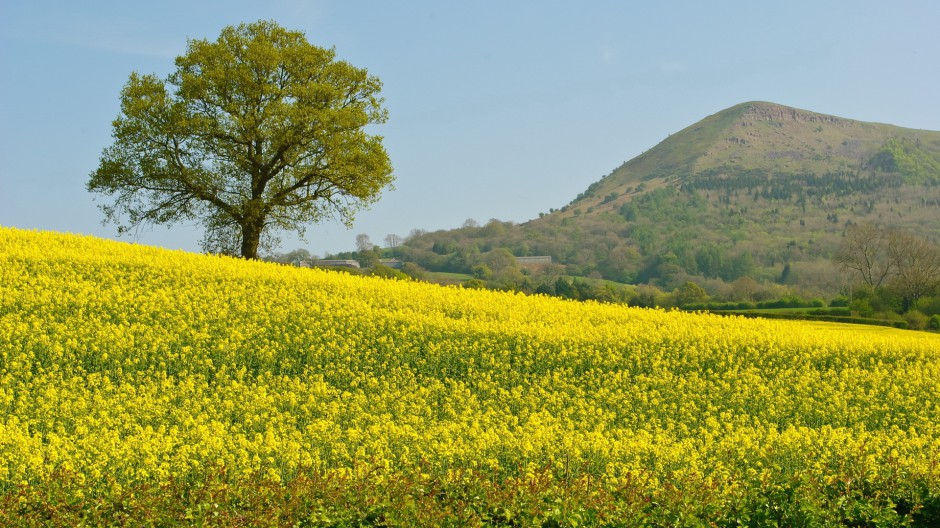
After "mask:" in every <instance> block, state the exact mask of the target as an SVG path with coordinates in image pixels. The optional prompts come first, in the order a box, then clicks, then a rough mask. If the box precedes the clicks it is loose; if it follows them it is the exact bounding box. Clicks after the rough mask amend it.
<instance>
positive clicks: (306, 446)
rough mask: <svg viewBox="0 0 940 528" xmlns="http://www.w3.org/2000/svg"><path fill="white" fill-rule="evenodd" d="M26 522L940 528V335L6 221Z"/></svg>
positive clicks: (4, 424)
mask: <svg viewBox="0 0 940 528" xmlns="http://www.w3.org/2000/svg"><path fill="white" fill-rule="evenodd" d="M0 247H2V248H3V252H2V253H0V524H2V525H5V526H13V525H23V526H50V525H54V526H58V525H63V526H73V525H105V524H107V525H133V526H142V525H160V526H167V525H203V526H269V525H281V526H478V525H494V526H496V525H499V526H533V525H534V526H639V525H649V526H699V525H711V526H738V525H747V526H846V525H850V526H896V525H904V524H910V525H914V526H936V523H937V521H938V520H940V462H938V461H940V425H938V424H940V405H938V402H937V399H936V395H937V394H938V393H940V337H938V336H936V335H932V334H926V333H913V332H905V331H900V330H894V329H875V328H867V327H853V328H852V330H851V331H847V330H846V329H844V328H842V327H838V326H819V325H813V324H806V323H796V322H789V321H769V320H745V319H741V318H733V317H727V318H726V317H717V316H710V315H701V314H687V313H680V312H666V311H662V310H648V309H639V308H628V307H625V306H622V305H613V304H598V303H575V302H570V301H564V300H560V299H554V298H549V297H544V296H525V295H519V294H513V293H500V292H491V291H483V290H471V289H461V288H455V287H440V286H436V285H432V284H426V283H419V282H410V281H401V280H385V279H378V278H372V277H357V276H351V275H347V274H342V273H336V272H329V271H323V270H308V269H299V268H293V267H289V266H281V265H276V264H268V263H261V262H249V261H242V260H236V259H231V258H221V257H212V256H200V255H193V254H186V253H183V252H171V251H164V250H158V249H153V248H148V247H141V246H135V245H129V244H119V243H114V242H108V241H103V240H98V239H94V238H90V237H80V236H74V235H63V234H55V233H37V232H26V231H20V230H16V229H7V228H0Z"/></svg>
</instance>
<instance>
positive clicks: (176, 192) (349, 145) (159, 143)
mask: <svg viewBox="0 0 940 528" xmlns="http://www.w3.org/2000/svg"><path fill="white" fill-rule="evenodd" d="M381 86H382V85H381V82H380V81H379V79H377V78H376V77H375V76H372V75H369V74H368V72H367V71H366V70H365V69H361V68H356V67H354V66H352V65H351V64H349V63H347V62H344V61H340V60H336V58H335V51H334V50H333V49H324V48H320V47H317V46H314V45H312V44H310V43H309V42H308V41H307V39H306V37H305V36H304V34H303V33H301V32H297V31H289V30H286V29H284V28H282V27H280V26H278V25H277V24H275V23H273V22H268V21H259V22H255V23H252V24H241V25H239V26H237V27H231V26H230V27H227V28H225V29H224V30H222V33H221V35H220V36H219V38H218V39H217V40H216V41H215V42H209V41H207V40H190V41H189V42H188V46H187V51H186V53H185V54H184V55H182V56H180V57H178V58H177V59H176V71H175V72H173V73H172V74H170V75H169V76H168V77H167V78H166V80H161V79H159V78H158V77H156V76H155V75H140V74H138V73H136V72H135V73H132V74H131V76H130V80H129V81H128V82H127V84H126V85H125V86H124V89H123V90H122V92H121V113H120V115H119V116H118V117H117V119H115V120H114V122H113V137H114V143H113V144H112V145H111V146H110V147H108V148H106V149H105V150H104V153H103V154H102V156H101V162H100V165H99V167H98V169H97V170H95V171H94V172H92V173H91V177H90V180H89V181H88V185H87V187H88V189H89V190H90V191H92V192H96V193H101V194H104V195H106V196H108V197H111V198H113V201H110V203H108V204H106V205H102V206H101V208H102V210H103V211H104V213H105V216H106V219H107V220H109V221H114V222H116V223H117V224H118V228H119V231H121V232H125V231H127V230H128V229H131V228H133V227H136V226H140V225H146V224H173V223H176V222H181V221H182V222H199V223H202V224H203V225H204V226H205V228H206V231H205V237H204V239H203V247H204V249H206V250H208V251H213V252H224V253H231V254H236V253H237V254H240V255H242V256H243V257H246V258H257V256H258V249H259V244H261V243H262V241H263V240H265V237H270V236H272V234H273V233H276V232H283V231H294V232H298V233H300V234H303V232H304V227H305V226H306V225H308V224H309V223H312V222H317V221H320V220H322V219H324V218H330V217H332V218H337V219H340V220H342V221H343V222H344V223H346V224H347V225H351V223H352V220H353V219H354V215H355V213H356V212H357V211H358V210H360V209H362V208H363V207H367V206H369V205H371V204H372V203H374V202H375V200H377V199H378V197H379V194H380V193H381V190H382V189H383V188H385V187H386V186H388V185H390V184H391V182H392V179H393V175H392V167H391V162H390V161H389V158H388V154H387V153H386V151H385V148H384V147H383V145H382V137H381V136H378V135H373V134H369V133H367V131H366V128H367V126H368V125H372V124H378V123H383V122H385V120H386V119H387V111H386V110H385V109H384V108H383V106H382V105H383V103H384V101H383V99H381V98H380V97H379V92H380V90H381Z"/></svg>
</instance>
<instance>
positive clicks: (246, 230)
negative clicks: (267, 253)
mask: <svg viewBox="0 0 940 528" xmlns="http://www.w3.org/2000/svg"><path fill="white" fill-rule="evenodd" d="M263 228H264V227H263V226H262V225H258V223H255V222H246V223H245V224H244V225H242V258H246V259H257V258H258V244H259V243H260V242H261V231H262V229H263Z"/></svg>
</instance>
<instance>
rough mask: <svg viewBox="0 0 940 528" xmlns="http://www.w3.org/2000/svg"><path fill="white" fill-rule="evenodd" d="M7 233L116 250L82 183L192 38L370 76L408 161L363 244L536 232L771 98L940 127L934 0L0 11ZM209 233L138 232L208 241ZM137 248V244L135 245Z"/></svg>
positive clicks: (236, 4) (329, 232)
mask: <svg viewBox="0 0 940 528" xmlns="http://www.w3.org/2000/svg"><path fill="white" fill-rule="evenodd" d="M0 6H2V7H0V66H2V68H0V225H3V226H15V227H20V228H28V229H34V228H35V229H44V230H55V231H68V232H78V233H87V234H94V235H97V236H102V237H108V238H114V237H116V229H115V228H114V226H110V225H109V226H102V225H101V222H100V221H101V218H102V215H101V213H100V212H99V211H98V209H97V207H96V202H95V201H93V196H92V195H91V194H89V193H88V192H87V191H85V182H86V181H87V179H88V174H89V173H90V172H91V171H92V170H94V169H95V168H96V167H97V164H98V159H99V156H100V155H101V151H102V149H103V148H105V147H106V146H108V145H109V144H110V143H111V137H110V133H111V120H112V119H113V118H114V117H115V116H116V115H117V113H118V109H119V106H118V95H119V92H120V90H121V88H122V86H123V85H124V83H125V82H126V81H127V79H128V76H129V74H130V73H131V72H132V71H138V72H141V73H156V74H158V75H160V76H161V77H164V76H166V75H167V74H168V73H170V72H171V71H172V69H173V59H174V58H175V57H176V56H177V55H180V54H182V53H183V52H184V51H185V49H186V39H187V38H199V39H202V38H208V39H210V40H214V39H215V38H216V37H218V35H219V32H220V30H221V29H222V28H223V27H224V26H227V25H235V24H238V23H240V22H251V21H255V20H258V19H269V20H274V21H276V22H278V23H279V24H281V25H282V26H285V27H287V28H290V29H298V30H301V31H303V32H304V33H305V34H306V35H307V38H308V40H310V41H311V42H312V43H314V44H317V45H320V46H324V47H330V46H335V48H336V51H337V54H338V56H339V57H340V58H341V59H345V60H348V61H349V62H351V63H353V64H354V65H356V66H359V67H364V68H367V69H368V70H369V71H370V73H372V74H375V75H377V76H378V77H379V78H380V79H381V80H382V81H383V83H384V89H383V94H384V96H385V98H386V105H387V108H388V109H389V112H390V118H389V121H388V123H387V124H385V125H382V126H381V127H379V128H378V133H380V134H382V135H384V136H385V144H386V147H387V148H388V151H389V154H390V156H391V158H392V162H393V164H394V167H395V173H396V178H397V180H396V183H395V190H392V191H386V192H385V193H384V194H383V197H382V198H381V200H380V201H379V202H378V203H377V204H376V205H374V206H373V207H372V209H371V210H370V211H366V212H363V213H360V215H359V217H358V218H357V221H356V223H355V226H354V227H353V229H351V230H347V229H346V228H345V227H343V226H342V225H340V224H338V223H325V224H319V225H315V226H311V228H310V229H309V230H308V232H307V241H306V242H303V241H299V240H297V239H295V238H292V237H285V238H284V243H283V246H282V249H283V250H284V251H287V250H291V249H295V248H298V247H305V248H308V249H310V250H311V251H312V252H313V253H317V254H320V255H323V254H325V253H328V252H337V251H343V250H349V249H353V248H354V247H355V237H356V235H357V234H359V233H365V234H368V235H369V236H370V237H371V238H372V240H373V242H375V243H378V244H381V242H382V240H383V239H384V238H385V236H386V235H388V234H390V233H394V234H397V235H400V236H406V235H407V234H408V233H409V231H411V230H412V229H414V228H421V229H426V230H430V231H433V230H437V229H448V228H453V227H458V226H460V224H462V223H463V222H464V220H466V219H467V218H474V219H476V220H477V221H479V222H481V223H484V222H486V221H487V220H489V219H491V218H498V219H500V220H511V221H514V222H524V221H526V220H529V219H532V218H535V217H537V216H538V214H539V212H547V211H548V210H549V209H550V208H558V207H561V206H563V205H565V204H566V203H568V202H569V201H570V200H571V199H572V198H574V197H575V196H576V195H577V194H578V193H579V192H581V191H583V190H584V189H585V188H586V187H587V186H588V185H590V184H591V183H592V182H594V181H597V180H599V179H600V178H601V177H603V176H604V175H606V174H608V173H610V172H611V171H612V170H613V169H614V168H616V167H617V166H619V165H620V164H621V163H622V162H624V161H626V160H628V159H630V158H632V157H634V156H636V155H638V154H639V153H641V152H643V151H644V150H647V149H649V148H651V147H652V146H654V145H655V144H656V143H658V142H660V141H662V140H663V139H664V138H666V137H667V136H668V135H669V134H671V133H673V132H676V131H678V130H680V129H682V128H684V127H686V126H687V125H690V124H692V123H694V122H695V121H698V120H699V119H702V118H703V117H705V116H707V115H709V114H713V113H715V112H718V111H720V110H722V109H724V108H727V107H729V106H732V105H734V104H737V103H740V102H744V101H750V100H764V101H772V102H776V103H781V104H785V105H789V106H794V107H797V108H803V109H807V110H814V111H818V112H822V113H827V114H833V115H838V116H842V117H848V118H854V119H860V120H865V121H877V122H882V123H891V124H896V125H900V126H905V127H912V128H922V129H930V130H940V97H938V94H940V31H938V29H937V28H938V27H940V3H937V2H934V1H932V0H924V1H904V0H899V1H897V2H885V1H877V2H874V1H848V0H846V1H824V0H819V1H789V2H755V1H753V0H747V1H737V2H700V1H687V2H677V1H664V2H623V1H589V2H553V1H475V2H459V3H458V2H431V1H428V2H417V1H396V2H391V1H378V0H375V1H365V0H363V1H358V2H344V1H326V0H324V1H303V0H272V1H265V2H261V1H241V0H227V1H214V0H212V1H202V0H187V1H177V0H171V1H159V2H154V1H147V2H143V1H141V2H137V1H129V0H121V1H96V0H85V1H46V0H31V1H14V0H0ZM200 236H201V230H200V229H198V227H194V226H188V225H177V226H175V227H173V228H171V229H165V228H162V227H156V228H154V229H152V230H149V231H145V232H142V233H140V234H139V235H138V237H137V239H136V240H137V241H138V242H140V243H142V244H149V245H158V246H165V247H170V248H174V249H175V248H181V249H185V250H190V251H198V250H199V248H198V240H199V238H200ZM124 239H125V240H133V239H132V238H127V237H125V238H124Z"/></svg>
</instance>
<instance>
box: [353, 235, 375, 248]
mask: <svg viewBox="0 0 940 528" xmlns="http://www.w3.org/2000/svg"><path fill="white" fill-rule="evenodd" d="M373 248H375V245H374V244H373V243H372V239H371V238H369V235H367V234H365V233H359V234H358V235H356V251H358V252H360V253H364V252H366V251H372V249H373Z"/></svg>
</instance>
